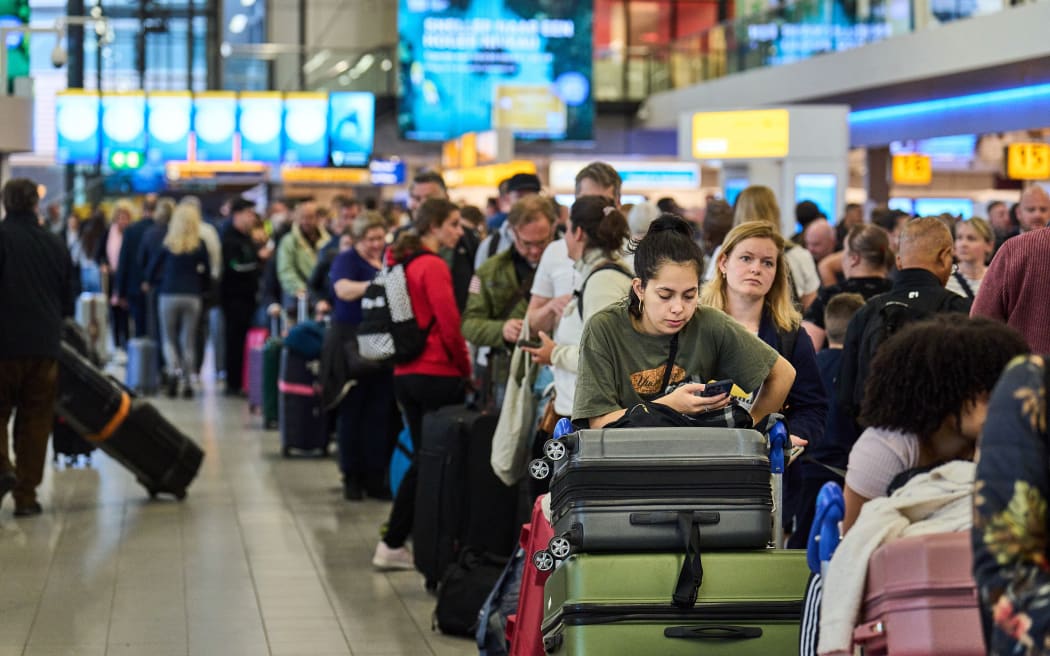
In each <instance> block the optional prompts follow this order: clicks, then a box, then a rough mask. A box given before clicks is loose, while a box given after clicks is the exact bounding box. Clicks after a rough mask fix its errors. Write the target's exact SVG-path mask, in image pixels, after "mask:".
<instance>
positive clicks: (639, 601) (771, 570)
mask: <svg viewBox="0 0 1050 656" xmlns="http://www.w3.org/2000/svg"><path fill="white" fill-rule="evenodd" d="M684 557H685V556H684V555H675V554H644V553H639V554H625V555H618V554H617V555H613V554H607V555H605V554H603V555H588V554H579V555H574V556H571V557H570V558H569V559H568V560H566V561H565V562H564V563H563V564H562V566H561V567H559V568H558V569H557V570H555V571H554V572H553V573H552V574H551V577H550V578H549V579H548V580H547V584H546V586H545V588H544V609H545V611H544V619H543V628H542V630H543V642H544V648H545V650H546V651H547V653H548V654H561V655H565V656H581V655H582V654H593V655H601V656H610V655H615V654H624V655H627V654H630V655H632V656H634V655H637V654H660V655H661V656H676V655H678V654H682V655H685V654H689V655H695V654H703V655H704V656H723V655H725V656H730V655H732V656H779V655H780V654H796V653H798V633H799V621H800V617H801V614H802V598H803V596H804V595H805V591H806V582H807V580H808V579H809V568H808V567H807V566H806V552H805V551H802V550H773V549H766V550H758V551H707V552H705V553H704V554H703V572H704V575H703V583H702V584H701V585H700V590H699V593H698V596H697V602H696V604H695V605H694V606H693V607H692V608H679V607H676V606H675V605H673V604H672V603H671V594H672V592H673V590H674V588H675V584H676V583H677V582H678V576H679V572H680V571H681V569H682V562H683V559H684Z"/></svg>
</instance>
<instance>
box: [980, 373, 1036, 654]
mask: <svg viewBox="0 0 1050 656" xmlns="http://www.w3.org/2000/svg"><path fill="white" fill-rule="evenodd" d="M1048 366H1050V365H1048V363H1047V362H1046V361H1045V359H1044V358H1042V357H1039V356H1029V357H1026V358H1018V359H1016V360H1015V361H1014V362H1013V363H1011V365H1010V367H1009V368H1008V369H1007V370H1006V373H1004V374H1003V376H1002V378H1000V379H999V384H998V385H996V387H995V390H994V391H993V392H992V399H991V401H990V402H989V403H988V421H987V422H985V425H984V430H983V431H982V432H981V441H980V457H979V458H978V460H977V477H976V480H977V496H976V498H975V503H974V520H973V573H974V578H975V579H976V580H977V590H978V593H979V594H980V600H981V615H982V621H983V622H984V626H985V638H986V640H987V642H988V644H987V645H986V646H987V648H988V653H989V654H1021V653H1026V654H1045V653H1046V645H1047V644H1050V572H1048V571H1047V563H1048V562H1050V544H1048V543H1047V539H1046V527H1047V522H1048V521H1050V515H1048V514H1047V504H1046V501H1047V499H1048V498H1050V467H1047V458H1048V455H1050V451H1048V447H1050V443H1048V442H1050V440H1048V434H1047V407H1046V398H1047V389H1046V373H1047V367H1048Z"/></svg>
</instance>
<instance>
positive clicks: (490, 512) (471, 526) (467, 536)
mask: <svg viewBox="0 0 1050 656" xmlns="http://www.w3.org/2000/svg"><path fill="white" fill-rule="evenodd" d="M498 419H499V418H498V417H496V416H494V415H484V414H480V413H478V412H476V411H474V410H469V409H466V408H464V407H463V406H460V405H455V406H448V407H445V408H442V409H440V410H438V411H437V412H432V413H428V414H427V415H425V416H424V418H423V434H424V436H423V446H422V448H421V449H420V451H419V460H418V467H419V479H418V482H417V484H416V509H415V515H414V522H413V526H412V545H413V552H414V555H415V563H416V569H418V570H419V571H420V572H421V573H422V574H423V576H424V577H426V581H427V587H429V588H434V587H435V586H436V585H437V582H438V580H440V578H441V577H442V575H443V574H444V573H445V570H446V569H447V568H448V566H449V565H451V564H452V563H454V562H455V561H456V558H457V555H458V553H459V551H460V549H461V548H462V547H463V546H465V545H470V546H471V547H474V548H476V549H477V550H479V551H482V552H487V553H490V554H493V555H497V556H509V555H510V554H511V552H512V551H513V547H514V541H515V535H514V534H515V533H516V531H517V529H518V528H519V527H518V526H517V524H516V521H515V519H516V517H515V509H516V506H517V493H516V488H509V487H507V486H505V485H503V483H502V482H501V481H500V480H499V479H498V478H496V475H495V474H493V473H492V466H491V465H490V464H489V460H490V454H491V452H492V436H493V434H494V433H495V432H496V423H497V421H498Z"/></svg>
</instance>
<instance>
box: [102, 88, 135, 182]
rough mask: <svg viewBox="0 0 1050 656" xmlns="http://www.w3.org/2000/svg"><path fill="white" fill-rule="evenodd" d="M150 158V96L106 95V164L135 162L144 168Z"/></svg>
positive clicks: (130, 94)
mask: <svg viewBox="0 0 1050 656" xmlns="http://www.w3.org/2000/svg"><path fill="white" fill-rule="evenodd" d="M145 155H146V96H145V94H143V93H104V94H102V161H103V163H110V162H111V160H113V159H115V158H116V159H119V160H120V162H121V163H122V164H123V162H124V160H125V159H131V158H135V159H136V160H137V165H132V167H131V168H138V166H141V164H142V160H143V159H145Z"/></svg>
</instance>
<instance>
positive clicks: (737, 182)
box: [725, 178, 747, 205]
mask: <svg viewBox="0 0 1050 656" xmlns="http://www.w3.org/2000/svg"><path fill="white" fill-rule="evenodd" d="M744 189H747V178H727V179H726V183H725V199H726V202H727V203H729V204H730V205H733V204H734V203H736V197H737V196H739V195H740V192H741V191H743V190H744Z"/></svg>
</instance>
